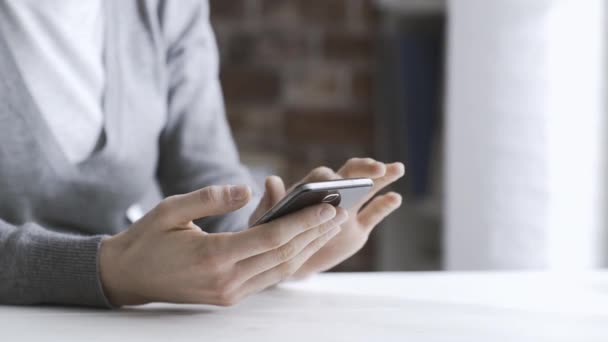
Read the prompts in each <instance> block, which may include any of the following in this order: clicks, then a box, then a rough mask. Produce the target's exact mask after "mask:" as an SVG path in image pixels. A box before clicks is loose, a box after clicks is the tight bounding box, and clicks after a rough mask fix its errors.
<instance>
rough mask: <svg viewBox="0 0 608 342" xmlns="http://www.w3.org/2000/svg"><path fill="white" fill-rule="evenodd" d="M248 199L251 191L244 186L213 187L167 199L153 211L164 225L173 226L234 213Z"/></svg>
mask: <svg viewBox="0 0 608 342" xmlns="http://www.w3.org/2000/svg"><path fill="white" fill-rule="evenodd" d="M250 199H251V189H250V188H249V187H248V186H246V185H221V186H220V185H213V186H208V187H206V188H202V189H200V190H197V191H193V192H190V193H187V194H183V195H175V196H171V197H167V198H166V199H165V200H163V201H162V202H161V203H160V204H159V205H158V206H157V207H156V209H155V210H157V211H158V214H159V216H160V217H161V220H163V222H164V223H165V224H166V225H168V226H175V225H181V224H187V223H189V222H190V221H194V220H196V219H199V218H203V217H208V216H214V215H221V214H226V213H229V212H232V211H235V210H237V209H240V208H241V207H243V206H245V205H246V204H247V203H248V202H249V200H250Z"/></svg>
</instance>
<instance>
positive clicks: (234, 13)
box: [209, 0, 245, 20]
mask: <svg viewBox="0 0 608 342" xmlns="http://www.w3.org/2000/svg"><path fill="white" fill-rule="evenodd" d="M209 8H210V13H211V18H212V19H234V20H236V19H239V18H242V17H243V16H244V15H245V2H244V1H243V0H209Z"/></svg>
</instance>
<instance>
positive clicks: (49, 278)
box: [0, 220, 109, 307]
mask: <svg viewBox="0 0 608 342" xmlns="http://www.w3.org/2000/svg"><path fill="white" fill-rule="evenodd" d="M101 239H102V237H101V236H76V235H68V234H60V233H55V232H51V231H49V230H46V229H44V228H42V227H41V226H39V225H37V224H34V223H27V224H24V225H22V226H14V225H10V224H8V223H6V222H5V221H2V220H0V303H1V304H19V305H26V304H63V305H84V306H100V307H109V304H108V302H107V300H106V298H105V296H104V294H103V290H102V288H101V284H100V280H99V273H98V250H99V245H100V242H101Z"/></svg>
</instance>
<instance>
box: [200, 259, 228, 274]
mask: <svg viewBox="0 0 608 342" xmlns="http://www.w3.org/2000/svg"><path fill="white" fill-rule="evenodd" d="M204 263H205V269H206V270H207V272H209V273H211V274H221V273H222V272H223V271H224V263H223V262H222V260H221V258H220V257H218V256H216V255H209V256H207V257H206V260H205V261H204Z"/></svg>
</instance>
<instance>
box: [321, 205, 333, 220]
mask: <svg viewBox="0 0 608 342" xmlns="http://www.w3.org/2000/svg"><path fill="white" fill-rule="evenodd" d="M320 215H321V218H322V219H324V220H329V219H330V218H332V217H334V216H336V209H335V208H334V207H332V206H330V205H324V206H323V209H321V213H320Z"/></svg>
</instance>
